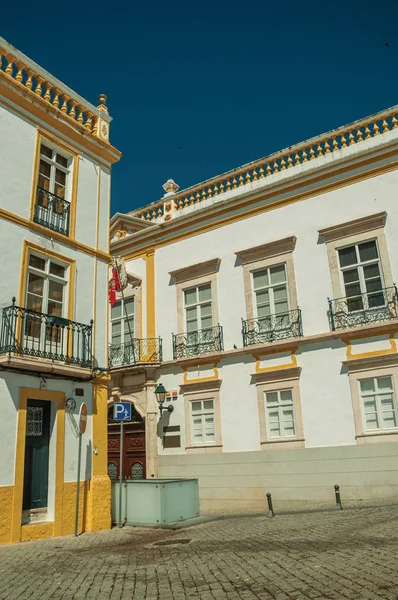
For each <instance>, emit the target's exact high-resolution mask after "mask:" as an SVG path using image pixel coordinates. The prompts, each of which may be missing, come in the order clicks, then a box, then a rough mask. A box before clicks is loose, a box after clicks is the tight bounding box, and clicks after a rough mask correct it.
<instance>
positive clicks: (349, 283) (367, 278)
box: [338, 240, 385, 312]
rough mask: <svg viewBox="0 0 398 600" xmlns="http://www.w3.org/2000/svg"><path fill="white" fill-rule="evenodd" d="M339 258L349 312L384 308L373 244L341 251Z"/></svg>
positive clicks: (380, 279) (376, 252)
mask: <svg viewBox="0 0 398 600" xmlns="http://www.w3.org/2000/svg"><path fill="white" fill-rule="evenodd" d="M338 256H339V264H340V270H341V275H342V280H343V286H344V291H345V296H346V298H347V310H348V312H352V311H356V310H363V309H367V308H376V307H378V306H384V304H385V298H384V294H383V292H381V291H380V290H382V288H383V282H382V276H381V268H380V258H379V252H378V248H377V243H376V240H371V241H367V242H363V243H360V244H354V245H352V246H348V247H346V248H340V249H339V250H338Z"/></svg>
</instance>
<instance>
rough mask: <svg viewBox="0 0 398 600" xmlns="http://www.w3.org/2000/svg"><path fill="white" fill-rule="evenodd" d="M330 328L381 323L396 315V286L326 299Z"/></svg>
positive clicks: (397, 296) (397, 303) (397, 299)
mask: <svg viewBox="0 0 398 600" xmlns="http://www.w3.org/2000/svg"><path fill="white" fill-rule="evenodd" d="M328 302H329V320H330V326H331V328H332V330H333V331H334V330H336V329H346V328H348V327H360V326H361V325H368V324H370V323H382V322H383V321H391V319H396V318H397V317H398V293H397V288H396V286H395V285H394V286H392V287H389V288H383V289H381V290H377V291H374V292H373V291H372V292H367V293H366V294H358V295H356V296H349V297H347V298H336V299H335V300H330V299H329V300H328Z"/></svg>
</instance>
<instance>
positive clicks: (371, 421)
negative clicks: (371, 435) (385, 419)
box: [366, 413, 379, 430]
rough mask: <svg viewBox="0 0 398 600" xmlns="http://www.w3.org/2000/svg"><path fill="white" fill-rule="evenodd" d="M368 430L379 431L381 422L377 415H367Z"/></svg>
mask: <svg viewBox="0 0 398 600" xmlns="http://www.w3.org/2000/svg"><path fill="white" fill-rule="evenodd" d="M366 429H367V430H370V429H379V421H378V418H377V414H376V413H370V414H367V415H366Z"/></svg>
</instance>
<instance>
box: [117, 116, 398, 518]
mask: <svg viewBox="0 0 398 600" xmlns="http://www.w3.org/2000/svg"><path fill="white" fill-rule="evenodd" d="M396 114H397V107H393V108H392V109H389V110H386V111H384V112H382V113H379V114H377V115H373V116H372V117H369V118H367V119H363V120H360V121H357V122H355V123H352V124H350V125H347V126H345V127H342V128H340V129H338V130H334V131H331V132H328V133H325V134H324V135H322V136H319V137H318V138H314V139H311V140H309V141H306V142H303V143H301V144H298V145H296V146H294V147H291V148H288V149H287V150H284V151H281V152H278V153H276V154H274V155H272V156H269V157H266V158H264V159H261V160H258V161H255V162H253V163H250V164H249V165H245V166H244V167H241V168H238V169H236V170H233V171H231V172H228V173H225V174H222V175H220V176H218V177H215V178H213V179H211V180H208V181H206V182H204V183H202V184H199V185H197V186H193V187H192V188H189V189H187V190H183V191H179V190H178V186H176V185H175V184H174V182H173V181H169V182H167V184H166V185H165V190H166V195H165V196H164V197H163V198H162V199H161V200H160V201H157V202H154V203H152V204H151V205H149V206H147V207H145V208H144V209H142V210H140V211H133V212H132V213H128V214H126V215H122V214H116V215H115V216H114V217H113V219H112V221H111V254H112V255H113V256H114V257H118V262H119V264H122V263H124V265H125V269H126V275H127V280H128V283H127V287H126V288H125V289H124V291H123V298H122V295H121V293H119V295H118V298H119V304H118V305H117V306H116V311H119V313H117V312H115V311H114V312H113V317H112V321H111V330H110V340H109V341H110V344H111V347H110V358H111V367H112V369H111V375H112V382H111V387H112V392H111V395H112V397H111V400H112V399H114V398H116V397H122V398H124V399H129V400H131V401H132V402H134V404H135V406H136V408H137V411H138V412H139V413H140V415H141V416H142V417H143V418H144V419H145V426H146V451H147V456H146V476H147V477H151V476H161V477H163V476H164V477H175V476H182V477H198V478H199V485H200V499H201V508H202V510H209V509H211V510H225V509H229V508H238V507H239V508H256V507H261V506H264V503H265V494H266V492H268V491H270V492H272V494H273V497H274V498H277V500H278V502H279V503H292V502H302V501H309V502H314V501H316V502H323V501H328V500H329V499H330V498H333V485H334V484H336V483H338V484H339V485H340V486H341V487H342V488H344V496H345V497H346V498H355V499H360V498H377V497H388V496H392V495H393V494H394V493H395V490H396V486H397V484H398V474H397V470H396V464H397V459H398V444H397V442H398V404H397V390H398V388H397V386H398V352H397V336H398V297H397V289H396V286H395V281H396V277H397V275H398V258H397V256H398V235H397V233H396V232H397V228H398V207H397V203H396V198H395V191H396V189H397V186H398V171H397V166H398V128H397V119H396ZM127 299H130V300H129V308H128V311H126V310H124V309H123V302H124V303H126V300H127ZM127 321H129V322H130V329H129V328H128V327H127V325H126V323H127ZM148 339H149V341H148ZM159 382H161V383H162V384H163V385H164V387H165V388H166V390H167V392H168V395H167V400H166V403H165V407H166V408H167V406H169V405H171V406H173V411H172V412H169V411H167V410H166V411H163V414H162V417H161V418H160V416H159V414H157V405H156V400H155V395H154V389H155V386H156V385H157V384H158V383H159Z"/></svg>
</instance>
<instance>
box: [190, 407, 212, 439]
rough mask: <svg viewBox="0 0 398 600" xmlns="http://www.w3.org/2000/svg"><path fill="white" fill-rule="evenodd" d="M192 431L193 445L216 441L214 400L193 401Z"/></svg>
mask: <svg viewBox="0 0 398 600" xmlns="http://www.w3.org/2000/svg"><path fill="white" fill-rule="evenodd" d="M191 431H192V434H191V435H192V443H193V445H197V444H198V445H199V444H214V443H215V441H216V430H215V411H214V400H193V401H192V402H191Z"/></svg>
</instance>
